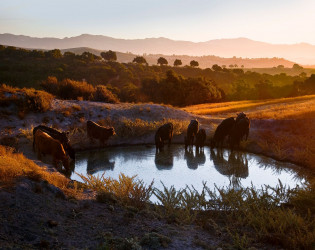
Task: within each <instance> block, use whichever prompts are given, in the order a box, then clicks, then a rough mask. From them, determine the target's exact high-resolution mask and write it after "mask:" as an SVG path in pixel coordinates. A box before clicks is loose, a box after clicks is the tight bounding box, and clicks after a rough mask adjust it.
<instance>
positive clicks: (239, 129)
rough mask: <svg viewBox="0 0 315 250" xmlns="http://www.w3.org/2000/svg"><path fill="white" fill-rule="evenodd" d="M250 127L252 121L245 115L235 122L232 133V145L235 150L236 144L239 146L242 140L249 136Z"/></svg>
mask: <svg viewBox="0 0 315 250" xmlns="http://www.w3.org/2000/svg"><path fill="white" fill-rule="evenodd" d="M249 128H250V121H249V119H248V117H243V118H241V119H239V120H238V121H236V122H235V125H234V127H233V129H232V130H231V134H230V147H231V150H232V151H233V149H234V146H235V145H236V146H239V145H240V142H241V140H242V139H243V138H244V137H245V140H247V138H248V134H249Z"/></svg>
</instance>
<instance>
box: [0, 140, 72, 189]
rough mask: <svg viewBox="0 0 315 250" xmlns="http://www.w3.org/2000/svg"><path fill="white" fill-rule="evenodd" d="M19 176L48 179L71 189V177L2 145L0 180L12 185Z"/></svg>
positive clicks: (61, 187) (0, 146)
mask: <svg viewBox="0 0 315 250" xmlns="http://www.w3.org/2000/svg"><path fill="white" fill-rule="evenodd" d="M19 177H28V178H31V179H36V180H46V181H48V182H49V183H51V184H53V185H54V186H56V187H59V188H60V189H62V190H63V191H66V192H68V191H69V189H68V188H67V186H68V184H69V181H70V180H69V179H67V178H66V177H64V176H63V175H61V174H59V173H57V172H53V173H52V172H48V170H46V169H45V168H43V167H40V166H38V165H37V164H35V163H34V162H33V161H32V160H29V159H27V158H26V157H25V156H24V155H23V154H21V153H14V152H13V149H12V148H8V147H4V146H2V145H0V182H1V183H2V184H3V185H11V184H12V183H14V181H15V180H16V179H17V178H19Z"/></svg>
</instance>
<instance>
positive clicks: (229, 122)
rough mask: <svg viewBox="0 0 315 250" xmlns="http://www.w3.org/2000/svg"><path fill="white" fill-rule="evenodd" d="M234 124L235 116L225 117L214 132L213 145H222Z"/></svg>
mask: <svg viewBox="0 0 315 250" xmlns="http://www.w3.org/2000/svg"><path fill="white" fill-rule="evenodd" d="M234 125H235V119H234V117H230V118H226V119H224V120H223V121H222V122H221V123H220V124H219V126H218V127H217V128H216V130H215V132H214V136H213V138H212V140H211V147H212V148H214V147H222V145H223V143H224V139H225V137H226V136H228V135H229V134H230V133H231V131H232V129H233V127H234Z"/></svg>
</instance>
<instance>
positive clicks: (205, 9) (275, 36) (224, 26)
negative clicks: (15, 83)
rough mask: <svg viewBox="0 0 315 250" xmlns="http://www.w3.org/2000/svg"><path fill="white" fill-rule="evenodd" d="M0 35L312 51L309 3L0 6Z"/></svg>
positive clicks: (206, 0) (23, 1)
mask: <svg viewBox="0 0 315 250" xmlns="http://www.w3.org/2000/svg"><path fill="white" fill-rule="evenodd" d="M0 6H1V7H0V33H1V34H2V33H11V34H15V35H27V36H35V37H57V38H64V37H73V36H78V35H81V34H93V35H105V36H110V37H114V38H124V39H142V38H152V37H166V38H169V39H172V40H185V41H193V42H204V41H209V40H213V39H222V38H239V37H246V38H249V39H252V40H256V41H262V42H269V43H274V44H294V43H301V42H304V43H310V44H313V45H315V14H314V13H315V1H314V0H0Z"/></svg>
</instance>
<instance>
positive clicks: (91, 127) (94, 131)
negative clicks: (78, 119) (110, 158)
mask: <svg viewBox="0 0 315 250" xmlns="http://www.w3.org/2000/svg"><path fill="white" fill-rule="evenodd" d="M86 131H87V135H88V137H89V138H90V140H91V141H92V140H93V139H98V140H99V141H100V143H101V145H102V146H104V145H105V143H106V141H107V140H108V139H109V137H110V136H112V135H115V134H116V133H115V129H114V128H113V127H111V128H106V127H103V126H100V125H98V124H97V123H95V122H92V121H87V123H86Z"/></svg>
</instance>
